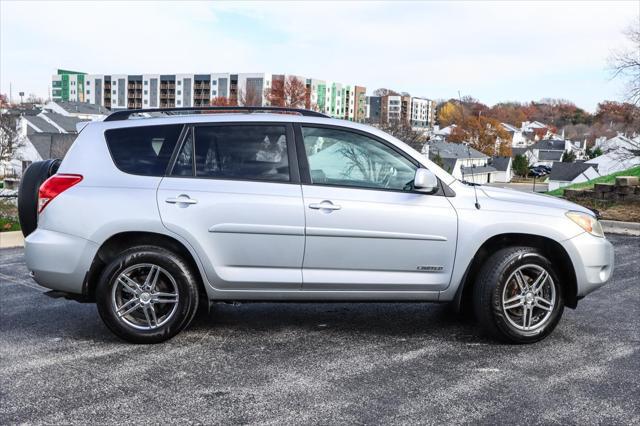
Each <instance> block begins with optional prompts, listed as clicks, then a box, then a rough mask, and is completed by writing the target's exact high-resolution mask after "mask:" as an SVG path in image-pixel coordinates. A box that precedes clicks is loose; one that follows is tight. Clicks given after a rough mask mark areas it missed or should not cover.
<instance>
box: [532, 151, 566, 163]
mask: <svg viewBox="0 0 640 426" xmlns="http://www.w3.org/2000/svg"><path fill="white" fill-rule="evenodd" d="M562 154H564V151H542V150H541V151H540V152H539V153H538V160H540V161H560V160H562Z"/></svg>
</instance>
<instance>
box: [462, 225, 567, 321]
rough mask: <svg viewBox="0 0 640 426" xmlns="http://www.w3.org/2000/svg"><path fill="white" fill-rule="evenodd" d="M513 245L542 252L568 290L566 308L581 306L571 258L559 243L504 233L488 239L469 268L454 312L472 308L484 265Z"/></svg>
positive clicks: (527, 235) (534, 236) (535, 236)
mask: <svg viewBox="0 0 640 426" xmlns="http://www.w3.org/2000/svg"><path fill="white" fill-rule="evenodd" d="M511 246H526V247H534V248H537V249H539V250H540V251H541V252H542V253H543V254H544V255H545V256H547V258H548V259H549V260H550V261H551V262H552V263H553V264H554V266H556V273H557V274H558V275H560V280H561V282H562V283H563V286H564V290H565V306H567V307H569V308H575V307H576V306H577V305H578V297H577V294H578V286H577V279H576V274H575V270H574V268H573V263H572V262H571V257H570V256H569V254H568V253H567V251H566V250H565V249H564V247H562V245H561V244H560V243H558V242H557V241H555V240H553V239H551V238H548V237H543V236H541V235H535V234H523V233H504V234H498V235H494V236H492V237H490V238H489V239H487V240H486V241H485V242H484V243H482V245H481V246H480V247H479V248H478V250H477V251H476V253H475V255H474V256H473V258H472V260H471V262H470V263H469V265H468V266H467V269H466V270H465V273H464V275H463V277H462V280H461V282H460V285H459V286H458V290H457V291H456V295H455V298H454V300H453V305H454V309H455V310H456V311H458V312H461V311H465V310H466V309H467V308H469V307H470V306H471V303H470V302H471V298H472V295H473V284H474V279H475V277H476V276H477V274H478V273H479V272H480V268H481V267H482V265H483V264H484V262H485V261H486V260H487V259H488V258H489V256H491V254H492V253H495V252H496V251H497V250H499V249H501V248H505V247H511Z"/></svg>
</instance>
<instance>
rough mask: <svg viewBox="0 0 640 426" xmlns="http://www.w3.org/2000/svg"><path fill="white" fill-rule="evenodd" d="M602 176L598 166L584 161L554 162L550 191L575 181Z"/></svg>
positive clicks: (584, 180)
mask: <svg viewBox="0 0 640 426" xmlns="http://www.w3.org/2000/svg"><path fill="white" fill-rule="evenodd" d="M599 176H600V173H598V170H597V166H596V165H595V164H589V163H584V162H577V163H562V162H556V163H553V166H552V168H551V174H550V175H549V181H548V182H549V191H553V190H554V189H558V188H563V187H565V186H568V185H572V184H574V183H581V182H587V181H589V180H592V179H595V178H597V177H599Z"/></svg>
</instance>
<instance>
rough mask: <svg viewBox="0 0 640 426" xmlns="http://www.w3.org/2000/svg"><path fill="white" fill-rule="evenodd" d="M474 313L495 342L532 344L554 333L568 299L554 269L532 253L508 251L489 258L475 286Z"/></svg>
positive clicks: (522, 249) (525, 249)
mask: <svg viewBox="0 0 640 426" xmlns="http://www.w3.org/2000/svg"><path fill="white" fill-rule="evenodd" d="M474 308H475V309H474V311H475V313H476V316H477V317H478V320H479V322H480V325H481V326H482V327H483V328H484V329H485V330H486V331H487V332H488V333H489V334H490V335H492V336H493V337H495V338H497V339H500V340H503V341H507V342H511V343H533V342H537V341H539V340H542V339H544V338H545V337H546V336H548V335H549V334H550V333H551V332H552V331H553V329H554V328H555V327H556V325H557V324H558V322H559V321H560V317H561V316H562V312H563V310H564V294H563V288H562V285H561V283H560V279H559V277H558V275H557V274H556V272H555V270H554V268H553V265H552V264H551V262H549V260H548V259H547V258H546V257H545V256H544V255H543V254H542V253H541V252H539V251H538V250H536V249H534V248H531V247H509V248H505V249H502V250H500V251H498V252H497V253H495V254H494V255H493V256H491V257H490V258H489V259H488V261H487V262H486V264H485V265H484V267H483V268H482V270H481V271H480V274H479V275H478V278H477V280H476V283H475V286H474Z"/></svg>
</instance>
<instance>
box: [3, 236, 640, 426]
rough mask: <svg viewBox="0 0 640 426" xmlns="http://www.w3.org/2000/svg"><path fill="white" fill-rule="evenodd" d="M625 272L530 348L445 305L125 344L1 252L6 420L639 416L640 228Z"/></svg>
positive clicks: (360, 309)
mask: <svg viewBox="0 0 640 426" xmlns="http://www.w3.org/2000/svg"><path fill="white" fill-rule="evenodd" d="M610 239H611V240H612V241H613V243H614V244H615V246H616V263H617V269H616V271H615V275H614V279H613V282H612V283H610V284H609V285H608V286H607V287H605V288H603V289H600V290H598V291H597V292H595V293H593V294H592V295H590V296H589V297H587V298H586V299H584V300H583V301H581V302H580V305H579V307H578V309H577V310H571V309H568V310H566V311H565V314H564V317H563V319H562V320H561V322H560V324H559V326H558V328H557V329H556V330H555V332H554V333H553V334H552V335H551V336H550V337H549V338H547V339H546V340H545V341H543V342H540V343H537V344H534V345H529V346H508V345H500V344H495V343H493V342H492V341H489V340H487V339H485V338H484V337H482V336H480V335H479V333H478V330H477V329H476V327H475V325H474V323H473V321H469V320H463V319H461V318H459V317H456V316H454V315H453V314H451V313H450V312H449V310H448V308H447V307H446V306H444V305H434V304H409V303H405V304H401V303H375V304H373V303H372V304H340V303H333V304H311V303H309V304H298V303H296V304H277V303H260V304H242V305H215V308H214V310H213V311H212V313H211V314H210V315H209V316H208V317H206V318H201V319H199V320H198V321H197V322H196V323H195V324H194V325H192V326H191V327H190V328H189V329H188V330H186V331H185V332H183V333H182V334H180V335H179V336H178V337H176V338H175V339H173V340H171V341H170V342H168V343H165V344H161V345H154V346H135V345H130V344H125V343H123V342H121V341H119V340H117V339H116V338H115V337H113V336H112V335H111V334H110V333H109V331H108V330H107V329H106V328H105V327H104V326H103V325H102V323H101V321H100V319H99V317H98V314H97V311H96V308H95V306H94V305H91V304H80V303H77V302H71V301H65V300H60V299H51V298H48V297H46V296H44V295H42V292H43V289H42V288H41V287H39V286H37V285H36V284H35V283H34V282H33V281H31V280H30V279H29V277H28V275H27V270H26V268H25V266H24V259H23V253H22V250H20V249H14V250H3V251H0V264H1V271H0V289H1V290H2V293H1V294H2V296H1V297H0V356H1V362H0V424H13V423H48V424H63V423H64V424H89V423H101V424H104V423H125V422H135V423H156V424H157V423H183V422H189V423H206V424H221V423H224V424H228V423H270V424H303V423H305V424H306V423H315V424H336V423H341V424H344V423H349V424H353V423H357V424H381V423H385V424H388V423H394V424H395V423H429V424H441V423H484V424H495V423H517V424H522V423H528V424H531V423H547V424H548V423H562V424H607V425H612V424H640V380H639V378H640V377H639V372H640V307H639V306H640V287H639V286H640V280H639V278H638V276H639V275H640V238H635V237H623V236H612V237H611V238H610Z"/></svg>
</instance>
